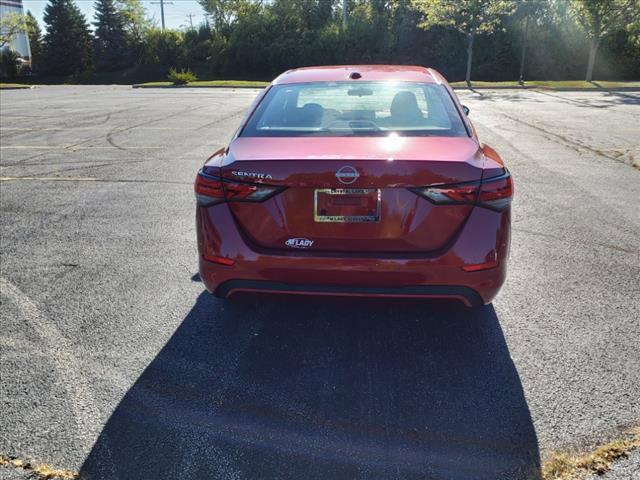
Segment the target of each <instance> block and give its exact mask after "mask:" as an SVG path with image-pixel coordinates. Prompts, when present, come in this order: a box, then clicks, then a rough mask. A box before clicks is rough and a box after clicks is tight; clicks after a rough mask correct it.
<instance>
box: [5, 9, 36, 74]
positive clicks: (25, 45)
mask: <svg viewBox="0 0 640 480" xmlns="http://www.w3.org/2000/svg"><path fill="white" fill-rule="evenodd" d="M11 13H17V14H18V15H24V9H23V8H22V0H0V17H4V16H5V15H9V14H11ZM5 48H6V47H5ZM9 48H11V49H12V50H14V51H15V52H17V53H18V55H19V56H20V57H21V58H23V59H25V60H27V61H31V48H30V47H29V36H28V35H27V33H26V32H22V33H19V34H18V35H17V36H16V38H14V39H13V41H12V42H11V43H10V44H9Z"/></svg>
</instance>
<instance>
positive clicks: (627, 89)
mask: <svg viewBox="0 0 640 480" xmlns="http://www.w3.org/2000/svg"><path fill="white" fill-rule="evenodd" d="M451 88H453V89H454V90H471V91H473V90H546V91H549V92H640V87H614V88H578V87H545V86H537V85H535V86H531V87H527V86H526V85H525V86H524V87H505V86H498V87H451Z"/></svg>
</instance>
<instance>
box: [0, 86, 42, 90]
mask: <svg viewBox="0 0 640 480" xmlns="http://www.w3.org/2000/svg"><path fill="white" fill-rule="evenodd" d="M34 88H36V86H35V85H25V86H23V87H0V91H2V90H32V89H34Z"/></svg>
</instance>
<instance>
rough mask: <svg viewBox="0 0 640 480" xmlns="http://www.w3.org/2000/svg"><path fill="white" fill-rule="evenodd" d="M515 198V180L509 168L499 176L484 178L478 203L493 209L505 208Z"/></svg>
mask: <svg viewBox="0 0 640 480" xmlns="http://www.w3.org/2000/svg"><path fill="white" fill-rule="evenodd" d="M511 200H513V180H511V175H510V174H509V172H508V171H507V170H505V172H504V173H503V174H502V175H500V176H498V177H493V178H488V179H486V180H482V184H481V185H480V193H478V199H477V200H476V202H477V203H478V205H480V206H482V207H486V208H490V209H492V210H504V209H505V208H507V207H508V206H509V204H510V203H511Z"/></svg>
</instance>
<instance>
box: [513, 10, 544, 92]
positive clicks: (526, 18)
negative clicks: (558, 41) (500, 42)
mask: <svg viewBox="0 0 640 480" xmlns="http://www.w3.org/2000/svg"><path fill="white" fill-rule="evenodd" d="M548 8H549V4H548V3H546V2H541V1H540V0H520V1H519V2H518V7H517V10H516V18H517V19H518V20H522V21H523V22H524V29H523V31H522V50H521V55H520V75H519V79H518V82H519V83H520V84H521V85H522V84H524V66H525V58H526V53H527V42H528V40H529V38H528V37H529V22H530V21H531V20H532V19H533V20H534V21H535V19H536V18H538V17H539V16H540V15H542V14H544V13H545V10H546V9H548Z"/></svg>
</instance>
